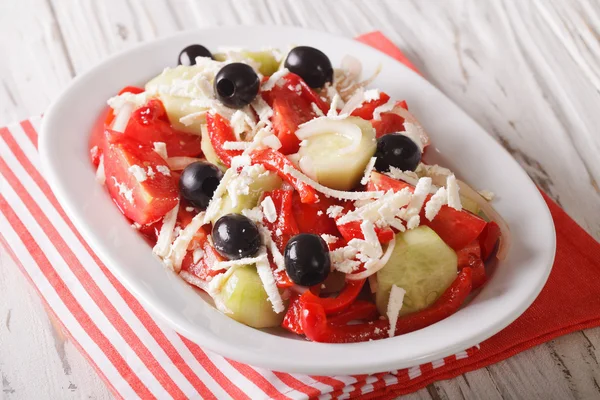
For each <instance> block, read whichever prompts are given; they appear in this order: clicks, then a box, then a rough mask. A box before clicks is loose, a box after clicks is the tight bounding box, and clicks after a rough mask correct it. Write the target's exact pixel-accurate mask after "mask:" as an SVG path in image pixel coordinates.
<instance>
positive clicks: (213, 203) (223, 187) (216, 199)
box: [204, 156, 249, 223]
mask: <svg viewBox="0 0 600 400" xmlns="http://www.w3.org/2000/svg"><path fill="white" fill-rule="evenodd" d="M240 157H243V156H238V157H234V158H233V159H232V161H231V164H232V167H231V168H229V169H228V170H227V171H225V173H224V174H223V178H221V182H219V186H217V188H216V189H215V191H214V193H213V197H212V199H211V200H210V203H208V207H207V208H206V215H205V220H204V222H205V223H209V222H210V221H211V220H212V219H213V218H214V217H215V215H217V212H219V209H220V208H221V203H222V201H223V200H222V197H223V195H224V194H225V193H226V192H227V186H228V185H229V183H230V182H231V180H233V179H234V178H235V177H236V176H237V172H236V168H234V167H233V162H234V161H235V160H236V159H239V158H240ZM248 158H249V157H248Z"/></svg>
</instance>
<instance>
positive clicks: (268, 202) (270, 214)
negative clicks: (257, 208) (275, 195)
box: [260, 196, 277, 223]
mask: <svg viewBox="0 0 600 400" xmlns="http://www.w3.org/2000/svg"><path fill="white" fill-rule="evenodd" d="M260 205H261V207H262V210H263V214H264V215H265V218H266V219H267V221H269V222H271V223H273V222H275V221H276V220H277V210H276V209H275V203H273V199H272V198H271V196H266V197H265V198H264V199H263V201H262V202H261V203H260Z"/></svg>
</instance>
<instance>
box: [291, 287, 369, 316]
mask: <svg viewBox="0 0 600 400" xmlns="http://www.w3.org/2000/svg"><path fill="white" fill-rule="evenodd" d="M366 281H367V280H366V279H360V280H355V281H346V286H345V287H344V289H342V291H341V292H340V294H339V295H338V296H337V297H319V296H317V295H316V294H315V293H313V291H316V290H315V289H313V288H311V290H307V291H306V292H304V294H303V295H302V297H301V301H302V302H304V303H316V304H319V305H321V306H322V307H323V310H324V311H325V314H327V315H329V314H335V313H337V312H340V311H343V310H345V309H346V308H348V306H350V304H352V303H353V302H354V300H356V297H357V296H358V294H359V293H360V291H361V289H362V288H363V286H364V284H365V282H366Z"/></svg>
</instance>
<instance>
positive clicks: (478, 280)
mask: <svg viewBox="0 0 600 400" xmlns="http://www.w3.org/2000/svg"><path fill="white" fill-rule="evenodd" d="M456 255H457V256H458V269H459V271H460V270H462V269H463V268H465V267H469V268H471V270H472V275H471V279H472V280H473V289H477V288H478V287H480V286H482V285H483V284H484V283H485V282H486V281H487V275H486V273H485V265H484V264H483V261H482V260H481V247H480V245H479V241H477V240H474V241H472V242H471V243H469V244H468V245H467V246H465V247H463V248H462V249H460V250H458V251H457V252H456Z"/></svg>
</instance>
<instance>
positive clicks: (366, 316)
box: [327, 300, 379, 325]
mask: <svg viewBox="0 0 600 400" xmlns="http://www.w3.org/2000/svg"><path fill="white" fill-rule="evenodd" d="M378 316H379V311H377V306H376V305H375V304H373V303H371V302H370V301H365V300H356V301H355V302H354V303H352V304H350V306H349V307H348V308H347V309H345V310H344V311H341V312H339V313H336V314H333V315H331V316H329V317H327V322H329V323H330V324H333V325H346V324H348V322H352V321H373V320H375V319H377V317H378Z"/></svg>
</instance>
